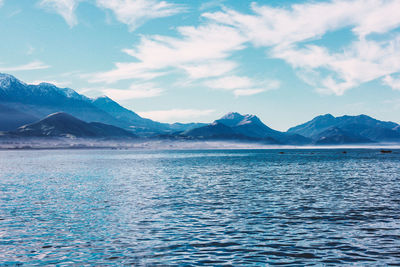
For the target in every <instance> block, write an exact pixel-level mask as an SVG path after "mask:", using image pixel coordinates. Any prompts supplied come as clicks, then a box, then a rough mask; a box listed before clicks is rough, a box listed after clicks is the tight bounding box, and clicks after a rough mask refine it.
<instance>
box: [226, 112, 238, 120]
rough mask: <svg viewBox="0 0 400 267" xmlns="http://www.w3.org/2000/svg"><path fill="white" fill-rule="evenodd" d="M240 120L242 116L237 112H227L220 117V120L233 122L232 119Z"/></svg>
mask: <svg viewBox="0 0 400 267" xmlns="http://www.w3.org/2000/svg"><path fill="white" fill-rule="evenodd" d="M239 118H240V119H242V118H244V116H243V115H242V114H240V113H238V112H229V113H227V114H225V115H224V116H222V117H221V118H220V120H233V119H239Z"/></svg>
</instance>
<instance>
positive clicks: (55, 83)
mask: <svg viewBox="0 0 400 267" xmlns="http://www.w3.org/2000/svg"><path fill="white" fill-rule="evenodd" d="M40 83H50V84H54V85H55V86H57V87H60V88H65V87H67V86H69V85H71V82H59V81H55V80H40V81H39V80H37V81H32V82H29V84H36V85H37V84H40Z"/></svg>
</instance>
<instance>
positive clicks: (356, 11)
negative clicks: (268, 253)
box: [0, 0, 400, 130]
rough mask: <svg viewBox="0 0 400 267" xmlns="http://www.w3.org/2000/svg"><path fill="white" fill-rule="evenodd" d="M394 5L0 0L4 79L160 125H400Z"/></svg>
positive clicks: (375, 0) (358, 0) (389, 1)
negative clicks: (318, 121)
mask: <svg viewBox="0 0 400 267" xmlns="http://www.w3.org/2000/svg"><path fill="white" fill-rule="evenodd" d="M399 10H400V1H399V0H354V1H349V0H336V1H293V0H291V1H286V0H264V1H253V2H251V1H237V0H225V1H224V0H210V1H207V0H205V1H200V0H193V1H183V0H165V1H160V0H0V36H1V41H0V51H1V52H0V72H3V73H9V74H12V75H14V76H16V77H17V78H19V79H21V80H23V81H25V82H26V83H32V84H37V83H40V82H50V83H54V84H55V85H57V86H60V87H68V88H72V89H74V90H76V91H77V92H79V93H82V94H84V95H86V96H89V97H98V96H101V95H107V96H109V97H110V98H112V99H114V100H115V101H117V102H119V103H120V104H122V105H123V106H124V107H126V108H129V109H131V110H133V111H135V112H136V113H138V114H139V115H141V116H144V117H147V118H151V119H154V120H157V121H162V122H212V121H214V120H215V119H217V118H219V117H221V116H223V115H224V114H225V113H228V112H232V111H235V112H240V113H243V114H255V115H257V116H258V117H259V118H260V119H261V120H262V121H263V122H264V123H265V124H267V125H268V126H270V127H272V128H274V129H277V130H287V129H288V128H289V127H292V126H295V125H297V124H299V123H303V122H305V121H308V120H310V119H312V118H313V117H315V116H318V115H321V114H327V113H331V114H333V115H334V116H341V115H344V114H348V115H358V114H367V115H370V116H372V117H375V118H377V119H380V120H386V121H388V120H390V121H394V122H397V123H400V116H399V115H400V16H399V13H398V12H399Z"/></svg>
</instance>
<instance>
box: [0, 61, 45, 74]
mask: <svg viewBox="0 0 400 267" xmlns="http://www.w3.org/2000/svg"><path fill="white" fill-rule="evenodd" d="M48 68H50V66H49V65H46V64H44V63H43V62H41V61H32V62H30V63H27V64H24V65H19V66H13V67H2V66H0V72H11V71H25V70H41V69H48Z"/></svg>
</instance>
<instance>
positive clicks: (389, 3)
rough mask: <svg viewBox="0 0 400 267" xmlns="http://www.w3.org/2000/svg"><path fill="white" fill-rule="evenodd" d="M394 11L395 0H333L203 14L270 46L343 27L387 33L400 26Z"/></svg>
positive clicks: (399, 5)
mask: <svg viewBox="0 0 400 267" xmlns="http://www.w3.org/2000/svg"><path fill="white" fill-rule="evenodd" d="M398 10H400V1H398V0H355V1H347V0H334V1H327V2H311V3H302V4H294V5H292V6H291V8H280V7H270V6H267V5H265V6H259V5H257V4H255V3H253V4H252V11H253V12H254V15H248V14H242V13H239V12H236V11H234V10H230V9H225V10H224V11H221V12H215V13H205V14H203V16H204V17H207V18H209V19H211V20H214V21H216V22H219V23H222V24H226V25H231V26H234V27H236V28H237V29H240V30H241V32H242V33H243V34H244V35H246V36H247V37H248V38H249V40H251V41H252V42H253V43H254V44H256V45H259V46H272V45H289V44H293V43H297V42H301V41H305V40H310V39H314V38H320V37H321V36H323V35H324V34H325V33H327V32H329V31H333V30H336V29H340V28H344V27H347V26H352V27H353V31H354V32H355V33H356V34H357V35H359V36H366V35H368V34H370V33H382V32H387V31H388V30H390V29H393V28H395V27H398V26H399V25H400V17H399V16H398V12H397V11H398ZM382 14H384V15H382Z"/></svg>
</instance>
